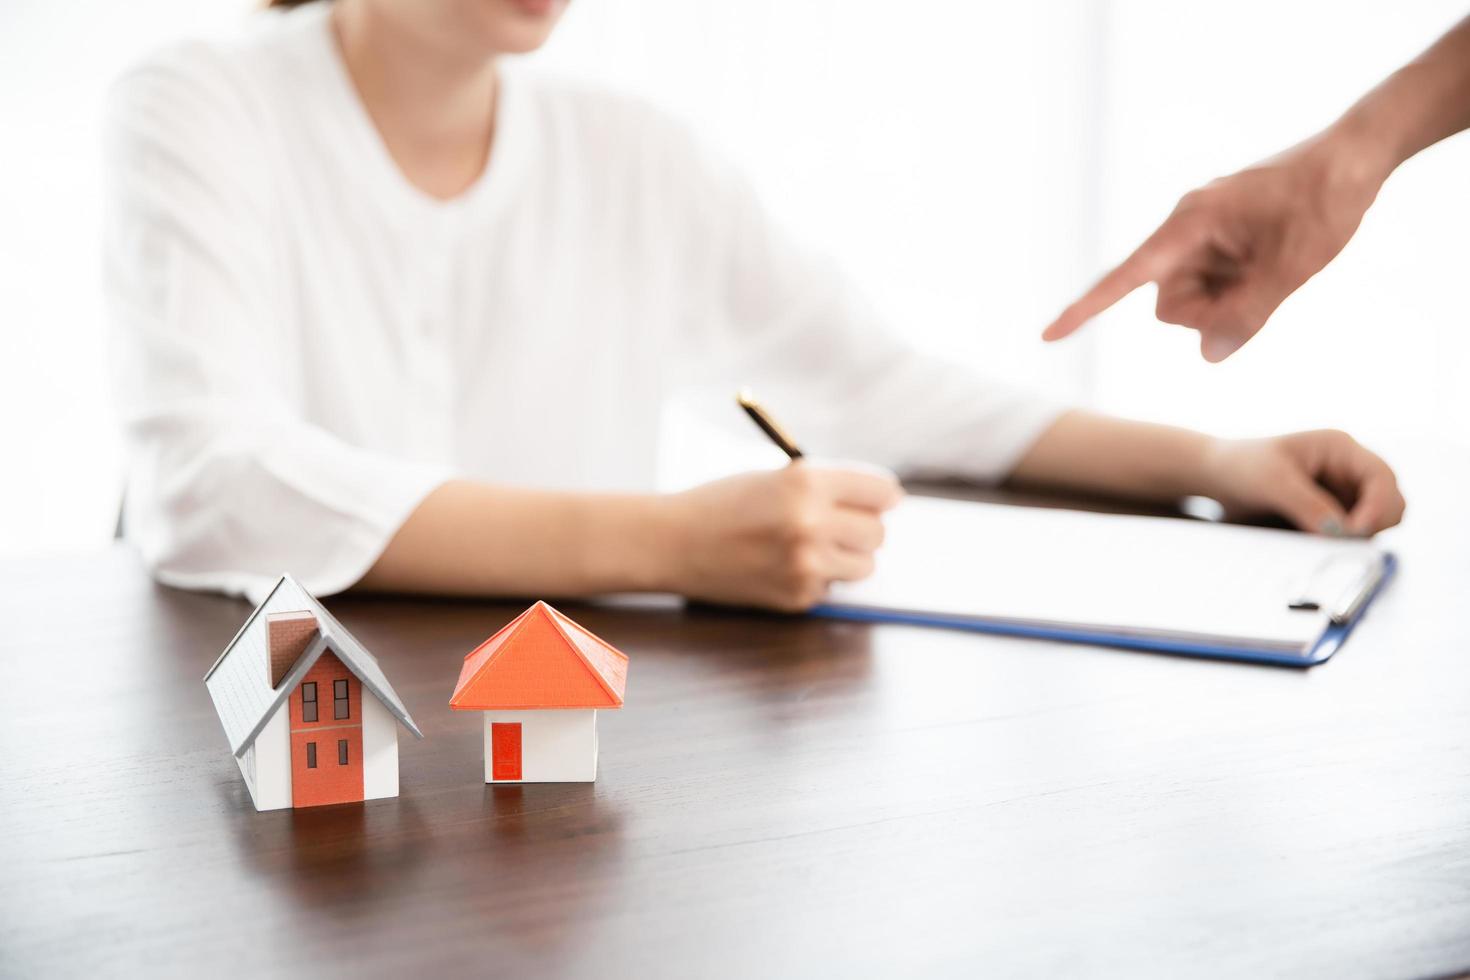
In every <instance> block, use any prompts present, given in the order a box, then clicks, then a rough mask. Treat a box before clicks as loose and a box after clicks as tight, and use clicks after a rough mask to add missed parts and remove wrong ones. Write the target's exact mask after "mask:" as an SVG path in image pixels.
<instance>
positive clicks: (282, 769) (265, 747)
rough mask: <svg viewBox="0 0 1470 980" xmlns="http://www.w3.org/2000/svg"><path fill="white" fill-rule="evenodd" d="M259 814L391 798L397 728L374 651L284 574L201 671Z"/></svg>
mask: <svg viewBox="0 0 1470 980" xmlns="http://www.w3.org/2000/svg"><path fill="white" fill-rule="evenodd" d="M204 683H205V686H207V687H208V688H209V696H210V697H211V698H213V699H214V707H215V711H217V712H218V713H219V719H220V722H221V724H223V725H224V729H225V736H226V737H227V738H228V739H229V741H230V751H231V752H233V753H234V755H235V761H236V762H237V763H238V764H239V766H240V772H241V774H242V775H244V777H245V786H246V787H247V788H248V789H249V790H250V799H251V801H252V802H254V804H255V808H256V809H257V810H279V809H284V808H286V807H303V806H320V805H322V804H326V803H350V802H357V801H361V800H374V799H379V798H381V797H385V796H397V795H398V726H399V724H402V725H403V727H404V728H407V729H408V730H409V731H410V732H413V734H414V735H415V736H416V737H418V738H423V737H424V736H423V733H422V732H420V731H419V729H418V726H417V725H415V724H414V723H413V719H412V718H410V717H409V716H408V711H407V709H405V708H404V707H403V703H402V702H401V701H399V700H398V695H397V694H396V693H394V691H393V688H392V687H391V686H390V685H389V684H388V679H387V678H386V677H384V676H383V671H382V668H380V667H379V666H378V662H377V660H375V659H374V658H373V656H372V654H370V653H368V652H367V650H365V649H363V647H362V644H360V643H358V642H357V640H355V639H353V637H352V634H351V633H348V632H347V631H346V630H345V629H343V628H342V624H341V623H338V622H337V621H336V620H335V619H333V618H332V615H331V613H329V612H327V611H326V610H325V609H323V608H322V606H321V603H319V602H317V601H316V600H315V599H313V598H312V597H311V596H310V595H309V594H308V593H307V592H306V590H305V589H303V588H302V587H301V586H300V585H298V584H297V583H296V582H295V581H294V580H293V579H292V578H290V576H284V577H282V579H281V580H280V581H279V582H277V583H276V587H275V588H274V589H272V590H271V593H270V595H268V596H267V597H266V599H265V601H264V602H262V603H261V604H260V607H259V608H257V609H256V610H255V612H253V613H251V615H250V618H249V619H248V620H246V621H245V625H244V626H243V627H241V628H240V632H239V633H236V634H235V638H234V639H233V640H231V641H230V645H229V646H228V647H226V648H225V652H224V653H222V654H220V658H219V659H218V660H216V661H215V662H214V666H213V667H211V668H209V673H207V674H205V675H204Z"/></svg>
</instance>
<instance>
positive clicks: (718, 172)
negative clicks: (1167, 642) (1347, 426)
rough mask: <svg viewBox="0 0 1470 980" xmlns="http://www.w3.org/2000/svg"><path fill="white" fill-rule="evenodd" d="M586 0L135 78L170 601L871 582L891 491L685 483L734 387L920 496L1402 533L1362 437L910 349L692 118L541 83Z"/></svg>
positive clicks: (765, 477)
mask: <svg viewBox="0 0 1470 980" xmlns="http://www.w3.org/2000/svg"><path fill="white" fill-rule="evenodd" d="M564 6H565V4H564V2H563V0H336V2H335V3H332V4H330V5H329V4H328V3H327V2H326V0H317V2H313V3H307V4H303V5H300V7H299V9H294V10H290V11H286V12H281V11H275V12H272V13H269V14H263V15H262V16H261V18H260V22H259V23H258V24H257V26H256V29H255V31H254V32H252V33H251V34H250V35H249V36H247V37H243V38H240V39H238V40H234V41H229V42H215V43H209V44H204V43H195V44H188V45H182V46H178V47H175V48H172V49H170V50H167V51H164V52H162V53H160V54H158V55H156V56H154V57H153V58H151V59H149V60H148V61H147V62H145V63H144V64H142V65H141V66H139V67H138V68H136V69H135V70H133V71H132V72H130V73H129V74H128V75H127V76H125V77H124V78H123V79H122V80H120V81H119V82H118V83H117V85H116V86H115V88H114V91H113V93H112V99H111V104H110V109H109V119H110V136H109V146H110V167H109V174H110V178H111V190H110V202H111V213H110V219H109V234H108V242H107V256H108V274H109V292H110V300H111V306H112V310H113V315H114V317H115V320H116V327H117V334H118V336H117V340H118V343H117V349H118V354H119V360H118V382H119V383H118V390H119V399H120V404H121V408H122V415H123V419H124V423H125V426H126V431H127V443H128V450H129V460H130V465H129V481H128V485H129V490H128V505H129V506H128V513H127V515H126V517H127V527H128V528H129V533H130V535H131V536H132V537H133V538H134V539H135V540H137V541H138V543H139V544H140V546H141V548H142V551H143V554H144V556H145V558H146V559H147V561H148V562H149V564H150V565H151V567H152V568H154V570H155V572H156V574H157V575H158V576H159V577H160V578H161V579H163V580H164V581H167V582H171V583H174V584H178V585H183V586H188V587H197V588H216V589H224V590H227V591H255V590H258V589H259V588H260V586H261V585H262V584H264V583H266V582H268V581H269V580H270V579H272V578H273V577H274V576H275V575H276V574H277V573H278V572H280V571H282V570H290V571H292V572H293V573H294V574H296V575H297V576H298V577H299V578H301V579H302V580H303V582H304V583H305V584H306V585H307V586H308V587H309V588H311V589H313V590H315V591H317V592H321V593H329V592H333V591H336V590H340V589H345V588H348V587H351V586H354V585H358V586H361V587H363V588H372V589H393V590H411V591H432V592H445V593H461V594H494V593H516V594H552V595H572V594H589V593H596V592H604V591H620V590H640V589H649V590H660V591H676V592H680V593H683V594H685V595H688V596H693V597H698V598H702V599H707V600H714V601H721V602H735V603H752V604H759V605H767V606H771V607H777V608H783V609H800V608H804V607H807V606H809V605H811V604H812V603H814V602H815V601H817V600H818V599H819V598H820V597H821V595H822V593H823V592H824V591H825V589H826V588H827V586H828V585H829V584H830V583H831V582H832V581H836V580H850V579H856V578H860V577H862V576H864V575H866V574H867V573H868V572H869V570H870V569H871V567H872V560H873V552H874V549H875V548H876V547H877V546H878V544H879V542H880V540H881V537H882V520H881V515H882V513H883V511H884V510H885V509H887V508H888V507H890V506H892V505H893V504H894V503H895V502H896V500H897V499H898V497H899V489H898V487H897V485H896V483H894V482H893V481H892V480H891V479H889V478H886V477H883V476H878V475H874V474H873V473H871V472H867V471H859V470H844V469H818V468H815V467H810V466H805V465H795V466H791V467H788V468H786V469H784V470H781V471H777V472H762V473H748V474H744V475H740V476H735V477H731V478H728V479H725V480H721V481H718V482H715V483H711V484H708V485H705V486H701V487H696V488H695V489H692V490H689V491H685V492H682V493H677V494H655V493H652V492H651V487H652V484H653V475H654V463H655V457H656V452H657V442H656V434H657V430H658V426H657V419H658V414H659V410H660V407H661V404H662V401H663V399H664V397H665V395H666V394H667V392H669V391H670V390H671V389H672V388H673V387H675V386H676V385H678V384H684V383H688V382H689V381H691V380H693V379H695V378H715V377H723V378H726V379H728V380H730V381H731V382H732V383H733V382H734V381H737V380H738V381H748V382H750V383H752V384H755V385H758V386H759V387H760V388H761V389H762V390H764V391H767V392H771V393H773V394H775V395H776V397H775V399H774V400H775V401H776V402H777V403H778V404H781V406H782V409H783V415H789V417H790V421H791V422H792V423H793V424H794V426H795V427H796V429H797V430H798V431H800V432H801V433H802V435H803V438H804V439H805V440H806V441H808V442H809V443H810V444H811V445H812V446H814V447H816V448H818V449H820V450H821V451H822V452H824V453H825V454H832V455H841V456H844V457H847V458H853V459H864V460H872V461H874V462H881V463H885V464H888V465H890V466H893V467H894V468H897V469H901V470H914V469H924V470H927V471H945V472H949V473H953V474H956V475H961V476H968V477H973V478H976V479H982V480H1001V479H1010V480H1015V481H1024V482H1026V483H1030V484H1040V485H1053V486H1066V487H1071V488H1077V489H1082V490H1087V491H1092V492H1098V493H1108V494H1116V495H1120V496H1130V497H1137V498H1146V499H1152V500H1170V499H1176V498H1178V497H1180V496H1183V495H1186V494H1204V495H1208V496H1212V497H1215V498H1217V499H1219V500H1221V501H1222V502H1224V503H1225V504H1226V506H1227V507H1228V508H1229V509H1230V510H1231V511H1232V512H1234V513H1241V514H1244V513H1263V512H1275V513H1280V514H1284V515H1285V516H1286V517H1287V518H1289V519H1290V520H1292V521H1293V522H1294V523H1295V524H1297V525H1298V526H1299V527H1303V528H1306V529H1308V530H1313V531H1327V532H1334V533H1335V532H1338V531H1348V532H1351V533H1358V534H1369V533H1372V532H1374V531H1377V530H1379V529H1381V528H1383V527H1386V526H1389V525H1391V524H1393V523H1394V522H1396V521H1397V520H1398V518H1399V514H1400V512H1401V510H1402V500H1401V498H1400V497H1399V495H1398V491H1397V489H1396V488H1395V485H1394V479H1393V476H1392V473H1391V472H1390V471H1389V469H1388V467H1387V466H1386V465H1385V464H1384V463H1383V462H1382V461H1381V460H1380V459H1378V457H1376V456H1374V455H1373V454H1372V453H1370V452H1368V451H1367V450H1365V449H1363V448H1362V447H1360V446H1358V445H1357V444H1356V443H1354V442H1353V441H1352V440H1351V439H1349V438H1348V437H1346V436H1344V435H1342V434H1340V433H1331V432H1313V433H1299V434H1296V435H1292V436H1284V437H1280V438H1276V439H1266V440H1257V441H1222V440H1216V439H1211V438H1208V437H1206V436H1202V435H1199V434H1197V433H1192V432H1186V431H1182V430H1178V429H1172V428H1167V427H1163V426H1154V425H1145V424H1141V423H1134V422H1125V421H1120V420H1116V419H1109V418H1103V417H1099V416H1095V415H1089V414H1086V413H1082V412H1075V411H1064V410H1062V409H1060V408H1058V407H1056V406H1053V405H1051V404H1050V403H1048V402H1046V401H1044V400H1041V399H1038V398H1035V397H1032V396H1030V395H1027V394H1024V393H1022V392H1018V391H1014V390H1011V389H1009V388H1006V387H1004V386H1001V385H998V384H995V383H993V382H988V381H986V380H984V379H982V378H977V377H974V376H972V375H971V374H970V373H968V372H966V371H964V370H961V369H960V368H958V367H956V366H954V365H950V364H946V363H943V362H940V361H937V360H934V359H930V358H927V357H924V356H921V355H919V354H917V353H915V352H914V351H912V350H910V349H908V348H907V347H905V346H904V345H902V344H901V343H899V342H897V341H896V340H894V339H892V338H891V337H889V336H888V335H887V334H886V333H885V332H884V331H883V330H882V329H881V327H880V326H879V325H878V324H876V323H874V322H873V319H872V317H871V316H870V315H869V314H868V313H867V312H866V311H865V310H864V309H863V308H862V307H861V306H859V305H857V304H855V303H854V302H853V301H852V299H851V294H850V292H849V290H848V289H847V288H846V286H845V285H844V283H843V282H842V281H841V280H840V279H839V278H838V277H836V276H834V275H833V274H832V273H831V272H829V271H828V270H827V269H825V268H824V267H823V266H822V265H821V264H820V263H818V262H816V261H814V260H813V259H811V258H810V257H808V256H806V255H804V254H802V253H801V252H800V251H799V250H797V249H796V248H794V247H793V246H792V245H791V243H790V242H789V241H787V240H786V239H785V238H784V237H782V236H781V235H780V234H779V232H777V231H776V229H775V227H774V226H773V224H772V223H771V221H770V220H769V219H768V218H767V217H766V215H765V214H764V212H763V211H762V210H761V209H760V207H759V204H758V202H757V201H756V200H755V199H754V198H753V196H752V195H751V193H750V191H749V189H748V188H747V187H746V185H745V184H744V183H742V182H741V181H740V180H739V178H738V177H736V176H735V175H733V174H731V173H729V172H728V171H727V170H726V169H725V168H724V167H722V166H721V165H720V164H719V163H718V162H717V161H715V160H712V159H710V158H709V157H707V156H706V155H705V154H704V153H703V152H702V151H701V150H700V149H699V147H697V146H696V145H695V144H694V143H693V142H692V141H691V140H690V139H689V138H688V137H687V136H686V135H685V133H684V132H682V131H681V130H680V129H679V128H678V127H677V126H675V125H673V124H671V123H670V122H669V121H668V120H667V119H665V118H664V117H662V116H660V115H659V114H658V113H656V112H653V111H651V110H649V109H648V108H646V107H644V106H642V105H639V104H637V103H635V102H631V101H628V100H625V99H620V98H615V97H612V96H609V95H606V94H602V93H598V92H594V91H587V90H584V89H582V88H579V87H577V86H575V85H568V84H565V83H561V82H556V81H552V80H549V79H545V78H540V77H537V76H536V75H534V74H531V73H528V72H525V71H524V70H521V69H518V68H516V67H514V66H513V65H510V64H507V63H506V60H505V58H504V56H506V55H512V54H516V53H521V52H525V51H530V50H533V49H534V48H536V47H538V46H539V45H540V44H541V43H543V42H544V41H545V40H546V37H547V36H548V35H549V33H550V32H551V30H552V28H553V27H554V26H555V24H556V21H557V19H558V18H559V16H560V15H561V13H562V11H563V9H564Z"/></svg>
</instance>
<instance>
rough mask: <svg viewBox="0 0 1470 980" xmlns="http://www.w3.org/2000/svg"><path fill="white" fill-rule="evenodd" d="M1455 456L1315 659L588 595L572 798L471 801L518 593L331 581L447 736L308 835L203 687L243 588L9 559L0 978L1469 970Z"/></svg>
mask: <svg viewBox="0 0 1470 980" xmlns="http://www.w3.org/2000/svg"><path fill="white" fill-rule="evenodd" d="M1442 462H1443V461H1435V462H1434V463H1432V464H1431V465H1430V466H1428V467H1427V468H1425V469H1424V470H1423V471H1422V472H1420V473H1419V474H1418V477H1419V478H1420V485H1422V487H1424V488H1430V489H1424V490H1423V491H1422V492H1420V493H1418V494H1417V495H1416V494H1415V493H1413V492H1411V498H1412V499H1413V501H1414V503H1413V506H1414V511H1413V512H1412V513H1411V519H1410V521H1409V523H1408V524H1407V525H1406V527H1405V528H1404V529H1403V530H1402V532H1401V533H1399V534H1397V535H1396V536H1395V537H1393V538H1392V539H1391V540H1392V541H1393V543H1394V546H1395V547H1396V548H1397V549H1398V550H1399V551H1400V553H1401V555H1402V557H1403V570H1402V574H1401V577H1400V579H1399V580H1398V581H1397V582H1396V584H1395V585H1394V587H1393V589H1392V591H1391V592H1389V593H1388V594H1387V595H1386V596H1384V597H1383V599H1382V600H1381V602H1380V603H1379V604H1377V605H1376V606H1375V607H1374V608H1373V610H1372V611H1371V613H1370V615H1369V616H1368V618H1367V620H1366V621H1365V622H1364V623H1363V624H1362V625H1361V626H1360V628H1359V630H1358V632H1357V634H1356V635H1355V636H1354V637H1353V639H1352V641H1351V642H1350V643H1349V644H1348V646H1347V647H1346V648H1345V649H1344V651H1343V652H1342V653H1340V654H1339V655H1338V656H1337V657H1336V658H1335V659H1334V660H1333V661H1331V662H1330V663H1328V664H1326V665H1325V666H1322V667H1319V668H1316V669H1313V670H1310V671H1297V670H1288V669H1280V668H1268V667H1253V666H1241V665H1232V664H1224V663H1211V662H1205V661H1196V660H1188V659H1180V658H1172V657H1166V656H1154V655H1144V654H1136V653H1126V652H1117V651H1109V650H1104V649H1097V648H1090V647H1085V646H1067V645H1061V644H1053V643H1045V642H1038V641H1026V640H1015V639H1003V638H994V637H982V636H975V635H964V634H959V633H952V632H945V631H940V630H929V629H919V628H907V627H887V626H884V627H868V626H862V625H856V624H842V623H835V622H822V621H814V620H806V619H800V618H788V617H781V616H774V615H760V614H752V613H742V612H735V611H723V610H714V609H705V608H691V609H684V608H680V607H677V606H670V607H665V608H654V609H622V608H606V607H597V606H591V605H577V604H567V605H565V606H564V608H566V609H567V611H568V612H570V613H571V614H572V615H573V616H574V617H576V618H577V619H579V620H580V621H582V622H583V623H585V624H586V625H587V626H588V627H590V628H591V629H593V630H594V631H596V632H598V633H600V634H601V635H603V636H605V637H606V638H607V639H608V640H610V641H612V642H614V643H615V644H617V645H619V646H620V647H622V648H623V649H624V650H625V651H627V652H628V653H629V654H630V655H631V657H632V667H631V673H630V679H629V688H628V691H629V695H628V703H627V706H626V708H625V709H623V710H622V711H618V712H608V713H605V714H604V715H603V717H602V719H601V726H602V727H601V729H600V732H601V769H600V774H599V778H598V781H597V782H596V783H595V784H588V785H531V786H524V787H509V786H507V787H487V786H485V785H484V783H483V782H482V769H481V761H480V752H481V741H480V739H481V736H480V719H479V717H478V716H477V715H474V714H459V713H453V712H451V711H449V710H448V708H447V707H446V702H447V700H448V698H449V693H450V689H451V687H452V685H453V683H454V680H455V677H456V674H457V671H458V667H459V663H460V660H461V658H462V657H463V656H464V654H465V653H466V652H467V651H469V650H470V649H471V648H472V647H473V646H474V645H475V644H477V643H478V642H479V641H480V640H482V639H483V638H484V637H485V636H487V635H489V634H490V633H491V632H493V631H494V630H495V629H497V628H498V627H499V626H500V625H502V624H503V623H505V622H506V621H507V620H508V619H509V618H510V617H511V616H512V615H514V614H515V613H516V612H517V611H519V609H520V605H519V604H514V603H500V602H449V601H423V600H406V599H387V598H368V597H338V598H335V599H331V600H329V601H328V605H329V607H330V608H331V609H332V610H333V611H334V612H335V613H336V614H337V616H338V617H339V618H340V619H341V620H342V621H343V623H344V624H346V625H347V626H348V628H349V629H351V630H352V631H353V632H354V633H355V634H356V635H357V636H358V637H359V638H360V639H362V640H363V641H364V643H365V644H366V645H367V646H368V648H369V649H371V650H373V651H375V652H376V653H377V655H378V657H379V659H380V660H381V661H382V662H383V663H384V665H385V667H386V669H387V671H388V673H389V676H390V677H391V678H392V680H393V683H394V684H395V685H396V687H397V688H398V690H399V692H400V694H401V695H402V696H403V699H404V701H405V702H406V703H407V705H408V707H409V709H410V711H411V712H412V713H413V715H414V717H415V718H416V720H417V721H418V723H419V724H420V725H421V726H422V728H423V730H424V732H425V733H426V735H427V738H426V740H424V741H422V742H419V741H414V740H412V739H411V738H408V737H407V736H403V737H402V738H401V741H400V745H401V772H402V795H401V796H400V797H399V798H397V799H391V800H379V801H374V802H371V803H367V804H365V805H357V806H341V807H328V808H319V809H314V810H303V811H296V812H292V811H278V812H273V813H256V812H254V810H253V809H252V808H251V806H250V801H249V798H248V796H247V794H246V791H245V788H244V786H243V784H242V782H241V779H240V774H239V772H238V771H237V769H236V767H235V765H234V763H233V762H232V761H231V759H230V755H229V751H228V749H227V748H226V745H225V740H224V736H223V734H222V732H221V730H220V727H219V723H218V721H217V720H216V718H215V715H214V712H213V709H212V707H211V705H210V700H209V698H208V696H207V695H206V693H205V689H204V685H203V684H202V683H201V677H202V675H203V673H204V671H205V669H206V668H207V667H208V665H209V664H210V663H211V662H212V661H213V659H214V658H215V656H216V655H217V654H218V653H219V652H220V650H221V649H222V648H223V646H224V645H225V643H226V642H227V641H228V640H229V639H230V637H231V636H232V634H233V633H234V631H235V630H236V629H237V628H238V626H239V625H240V623H241V621H242V620H243V618H244V617H245V615H246V613H247V612H248V611H249V610H248V608H247V606H246V604H245V603H243V602H240V601H235V600H231V599H226V598H221V597H215V596H208V595H195V594H189V593H185V592H180V591H175V590H171V589H168V588H163V587H160V586H158V585H155V584H153V583H152V582H151V581H150V580H149V579H148V577H147V576H146V575H145V574H144V572H143V570H142V569H141V567H140V566H139V564H138V562H137V560H136V558H135V557H134V556H133V555H132V554H131V553H130V552H129V551H128V550H127V549H125V548H123V547H118V548H116V549H113V550H111V551H109V552H107V553H105V554H99V555H94V556H83V557H74V558H48V559H42V560H26V561H11V562H7V563H3V564H0V615H3V628H0V725H3V728H0V731H3V739H0V759H3V767H4V772H3V779H0V787H3V806H0V974H3V975H5V976H20V977H46V976H58V975H60V976H133V975H140V974H144V973H148V974H153V975H158V976H173V975H190V976H198V975H206V976H207V975H221V976H262V975H275V974H306V973H308V972H312V973H314V974H316V975H326V976H335V975H366V976H393V977H415V976H422V977H435V978H440V977H454V976H465V975H476V976H482V975H494V976H516V977H531V976H541V975H547V976H572V977H580V976H588V977H599V978H608V977H644V976H650V977H725V976H729V977H753V976H761V977H764V976H794V975H796V976H814V975H819V976H829V975H842V974H851V975H859V976H871V975H882V976H912V975H955V976H975V975H979V974H985V975H999V976H1051V975H1057V974H1071V975H1075V974H1084V975H1098V974H1107V975H1119V976H1136V975H1153V976H1171V977H1172V976H1181V975H1214V976H1230V977H1240V976H1262V975H1284V976H1312V975H1320V976H1333V977H1340V976H1364V977H1409V976H1431V975H1443V974H1448V973H1453V972H1455V971H1459V970H1463V969H1466V968H1467V967H1470V707H1467V706H1470V632H1467V617H1466V613H1467V611H1470V557H1467V556H1470V547H1467V521H1466V517H1465V511H1464V509H1463V506H1462V505H1461V503H1460V502H1459V501H1458V500H1457V499H1456V494H1454V493H1453V492H1451V490H1452V489H1453V488H1455V487H1464V486H1470V482H1467V481H1466V479H1465V477H1466V476H1467V475H1470V473H1467V472H1466V470H1467V468H1466V467H1465V466H1463V465H1461V464H1460V463H1458V462H1457V463H1456V464H1455V465H1456V466H1457V467H1458V469H1457V470H1456V471H1455V472H1454V473H1447V472H1444V471H1443V466H1442V465H1441V464H1442ZM1445 465H1447V464H1445ZM1433 488H1438V489H1433ZM1431 489H1433V492H1431Z"/></svg>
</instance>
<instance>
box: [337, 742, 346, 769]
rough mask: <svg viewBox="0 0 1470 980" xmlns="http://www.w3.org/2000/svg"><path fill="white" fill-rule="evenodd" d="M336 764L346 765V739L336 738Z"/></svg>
mask: <svg viewBox="0 0 1470 980" xmlns="http://www.w3.org/2000/svg"><path fill="white" fill-rule="evenodd" d="M337 765H339V766H345V765H347V739H345V738H339V739H337Z"/></svg>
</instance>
